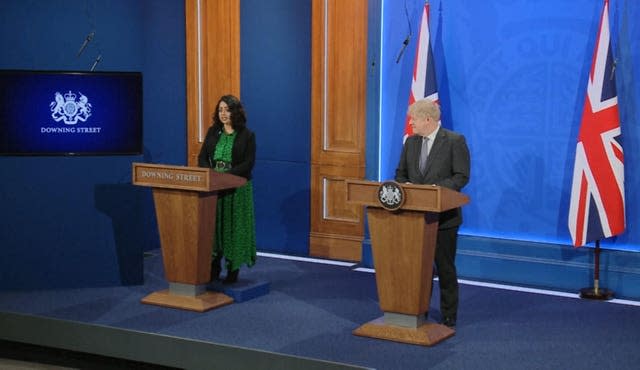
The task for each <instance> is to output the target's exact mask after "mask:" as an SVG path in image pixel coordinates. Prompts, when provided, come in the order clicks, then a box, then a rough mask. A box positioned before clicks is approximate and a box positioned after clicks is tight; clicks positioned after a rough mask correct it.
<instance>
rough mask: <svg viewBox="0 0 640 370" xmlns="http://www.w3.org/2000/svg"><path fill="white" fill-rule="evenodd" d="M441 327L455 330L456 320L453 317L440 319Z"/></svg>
mask: <svg viewBox="0 0 640 370" xmlns="http://www.w3.org/2000/svg"><path fill="white" fill-rule="evenodd" d="M442 325H444V326H447V327H449V328H451V329H455V328H456V319H454V318H453V317H444V318H443V319H442Z"/></svg>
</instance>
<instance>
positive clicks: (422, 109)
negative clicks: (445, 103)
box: [407, 99, 440, 122]
mask: <svg viewBox="0 0 640 370" xmlns="http://www.w3.org/2000/svg"><path fill="white" fill-rule="evenodd" d="M407 113H408V114H409V116H411V117H415V118H418V119H422V118H427V117H430V118H432V119H433V120H435V121H436V122H437V121H440V106H439V105H438V103H436V102H434V101H432V100H430V99H420V100H418V101H416V102H415V103H413V104H411V106H410V107H409V111H408V112H407Z"/></svg>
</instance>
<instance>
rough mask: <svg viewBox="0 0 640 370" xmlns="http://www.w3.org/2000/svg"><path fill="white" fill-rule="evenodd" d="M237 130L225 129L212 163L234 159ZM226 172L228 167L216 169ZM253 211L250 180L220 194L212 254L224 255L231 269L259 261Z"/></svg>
mask: <svg viewBox="0 0 640 370" xmlns="http://www.w3.org/2000/svg"><path fill="white" fill-rule="evenodd" d="M235 138H236V132H233V133H232V134H227V133H223V134H222V136H220V140H219V141H218V144H217V145H216V149H215V151H214V153H213V161H214V162H213V163H215V162H216V161H225V162H228V163H231V149H232V148H233V142H234V141H235ZM215 171H218V172H227V169H226V168H225V169H215ZM255 224H256V223H255V214H254V211H253V185H252V182H251V180H249V181H247V183H246V184H244V185H242V186H241V187H239V188H236V189H233V190H229V191H222V192H220V193H219V194H218V203H217V209H216V234H215V240H214V243H213V252H212V257H213V258H216V257H217V256H220V255H222V256H224V258H225V260H226V267H227V270H228V271H233V270H237V269H238V268H240V266H242V264H246V265H247V266H249V267H251V266H253V265H254V264H255V263H256V227H255Z"/></svg>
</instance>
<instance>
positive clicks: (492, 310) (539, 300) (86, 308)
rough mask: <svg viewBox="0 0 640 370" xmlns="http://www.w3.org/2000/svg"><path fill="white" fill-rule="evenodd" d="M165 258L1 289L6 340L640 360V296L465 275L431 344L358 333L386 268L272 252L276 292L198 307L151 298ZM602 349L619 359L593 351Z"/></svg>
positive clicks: (370, 355)
mask: <svg viewBox="0 0 640 370" xmlns="http://www.w3.org/2000/svg"><path fill="white" fill-rule="evenodd" d="M161 262H162V261H161V257H160V253H159V251H154V252H152V253H150V254H149V255H148V257H146V258H145V283H144V284H143V285H138V286H127V287H101V288H83V289H59V290H47V291H29V292H25V291H15V292H8V291H4V292H0V340H4V341H11V342H18V343H30V344H35V345H40V346H46V347H52V348H60V349H64V350H71V351H78V352H84V353H90V354H96V355H100V356H108V357H116V358H122V359H127V360H131V361H138V362H141V363H147V364H155V365H159V366H166V367H171V368H184V369H216V368H220V369H350V368H353V369H358V368H375V369H426V368H430V369H431V368H433V369H453V368H455V369H482V368H491V369H510V368H513V366H514V364H518V365H517V367H518V368H520V369H539V368H587V369H588V368H598V367H604V368H628V367H627V366H631V365H632V364H637V363H638V362H640V354H638V352H637V351H636V346H637V343H638V342H640V320H637V318H638V317H640V308H639V307H638V306H637V305H636V303H637V302H635V303H634V302H618V303H623V304H615V303H616V302H592V301H584V300H580V299H577V295H576V297H574V296H573V295H572V294H557V295H545V294H538V293H541V292H537V291H533V290H532V291H525V292H518V291H511V290H504V289H497V286H481V285H479V284H468V283H464V282H463V284H461V287H460V290H461V296H460V298H461V299H460V300H461V302H460V312H459V318H458V327H457V328H456V334H455V335H454V336H453V337H451V338H449V339H447V340H445V341H443V342H441V343H439V344H437V345H435V346H433V347H424V346H419V345H411V344H403V343H398V342H392V341H386V340H380V339H373V338H367V337H359V336H355V335H353V331H354V330H355V329H356V328H358V327H359V326H361V325H362V324H364V323H367V322H369V321H371V320H374V319H376V318H378V317H380V316H381V314H382V313H381V311H380V309H379V307H378V302H377V293H376V285H375V275H374V274H373V273H371V272H366V270H365V272H363V271H358V269H357V267H358V266H355V265H353V264H350V263H339V262H331V261H325V262H327V263H317V262H313V261H311V260H307V259H304V258H300V259H297V260H296V259H286V258H285V257H282V258H281V257H280V256H274V255H269V254H261V255H260V256H259V258H258V262H257V264H256V265H255V266H254V267H253V268H251V269H247V268H243V269H242V270H241V275H240V277H241V279H243V280H245V281H261V282H268V283H269V291H268V292H267V293H266V294H264V295H258V296H256V297H252V298H251V299H247V300H244V301H242V302H239V303H233V304H230V305H227V306H223V307H220V308H217V309H214V310H211V311H207V312H203V313H198V312H192V311H185V310H178V309H171V308H163V307H159V306H154V305H147V304H142V303H140V300H141V299H142V298H143V297H144V296H146V295H147V294H149V293H150V292H153V291H157V290H160V289H164V288H166V286H167V283H166V282H165V280H164V278H163V271H162V263H161ZM438 294H439V291H438V289H437V284H436V287H435V288H434V297H436V298H434V301H433V302H432V303H431V307H432V309H431V313H430V319H431V320H438V319H439V312H438V309H437V307H438V300H437V297H438ZM602 349H606V351H607V356H604V357H603V356H595V357H594V356H590V357H588V356H586V355H587V354H589V353H599V352H601V351H602ZM587 358H589V361H587V360H586V359H587ZM541 361H544V362H543V363H545V366H541ZM484 365H487V366H486V367H485V366H484ZM546 365H548V366H546ZM583 365H584V366H583Z"/></svg>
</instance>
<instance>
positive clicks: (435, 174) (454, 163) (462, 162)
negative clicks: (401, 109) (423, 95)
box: [395, 127, 470, 229]
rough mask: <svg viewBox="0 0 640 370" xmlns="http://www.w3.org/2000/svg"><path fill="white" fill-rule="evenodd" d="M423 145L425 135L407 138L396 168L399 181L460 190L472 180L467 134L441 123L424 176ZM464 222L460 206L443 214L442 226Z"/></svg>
mask: <svg viewBox="0 0 640 370" xmlns="http://www.w3.org/2000/svg"><path fill="white" fill-rule="evenodd" d="M421 146H422V136H419V135H413V136H410V137H408V138H407V141H406V142H405V143H404V147H403V148H402V154H401V156H400V163H398V168H397V169H396V178H395V180H396V181H397V182H399V183H404V182H411V183H414V184H431V185H438V186H443V187H446V188H449V189H453V190H455V191H460V190H461V189H462V188H463V187H464V186H465V185H466V184H467V183H468V182H469V174H470V158H469V148H468V147H467V142H466V141H465V138H464V136H462V135H460V134H457V133H455V132H453V131H450V130H447V129H445V128H443V127H440V130H439V131H438V134H437V135H436V138H435V139H434V141H433V145H432V147H431V151H430V152H429V157H428V158H427V169H426V172H425V174H424V176H423V175H422V174H421V173H420V170H419V168H418V163H419V161H420V148H421ZM461 223H462V212H461V210H460V208H456V209H452V210H450V211H446V212H442V213H441V214H440V228H441V229H446V228H450V227H455V226H459V225H460V224H461Z"/></svg>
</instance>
